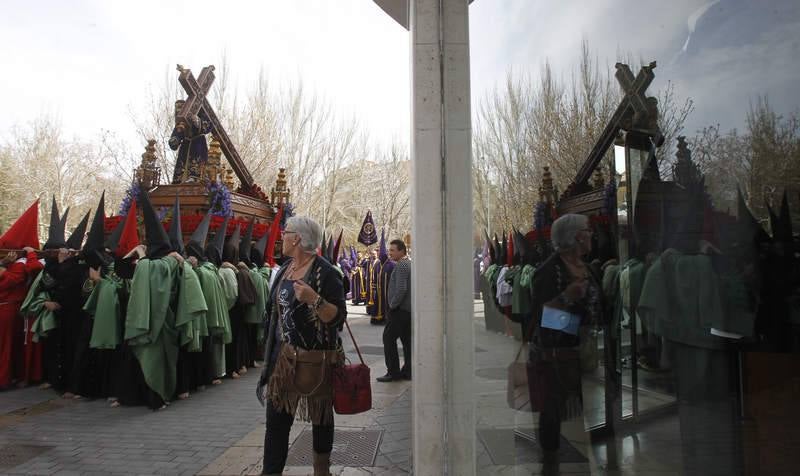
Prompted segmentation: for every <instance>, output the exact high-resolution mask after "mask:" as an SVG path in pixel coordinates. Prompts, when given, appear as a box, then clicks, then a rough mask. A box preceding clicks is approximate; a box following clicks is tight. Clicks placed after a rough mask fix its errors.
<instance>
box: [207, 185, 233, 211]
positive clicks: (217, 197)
mask: <svg viewBox="0 0 800 476" xmlns="http://www.w3.org/2000/svg"><path fill="white" fill-rule="evenodd" d="M206 190H207V191H208V206H209V208H210V209H211V214H212V215H214V216H219V217H227V216H230V215H231V191H230V190H228V187H226V186H225V184H224V183H222V182H220V181H219V180H212V181H209V182H208V184H207V185H206Z"/></svg>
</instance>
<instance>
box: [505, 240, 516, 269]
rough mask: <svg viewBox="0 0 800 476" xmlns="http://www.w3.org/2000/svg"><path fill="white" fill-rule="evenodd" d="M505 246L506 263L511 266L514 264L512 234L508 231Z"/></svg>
mask: <svg viewBox="0 0 800 476" xmlns="http://www.w3.org/2000/svg"><path fill="white" fill-rule="evenodd" d="M506 243H507V245H506V246H507V248H506V265H508V266H511V265H513V264H514V234H513V233H512V232H509V234H508V241H507V242H506Z"/></svg>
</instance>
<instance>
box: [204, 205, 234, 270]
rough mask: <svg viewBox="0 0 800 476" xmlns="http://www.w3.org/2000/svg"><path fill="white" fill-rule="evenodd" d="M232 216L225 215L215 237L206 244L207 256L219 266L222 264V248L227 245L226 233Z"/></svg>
mask: <svg viewBox="0 0 800 476" xmlns="http://www.w3.org/2000/svg"><path fill="white" fill-rule="evenodd" d="M230 220H231V217H229V216H227V217H225V220H224V221H223V222H222V225H220V227H219V228H217V232H216V234H215V235H214V239H213V240H211V241H209V242H208V244H207V245H206V258H208V260H209V261H211V262H212V263H214V264H215V265H217V266H219V265H220V264H222V250H223V248H224V247H225V233H227V230H228V223H229V222H230Z"/></svg>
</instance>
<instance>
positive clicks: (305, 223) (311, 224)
mask: <svg viewBox="0 0 800 476" xmlns="http://www.w3.org/2000/svg"><path fill="white" fill-rule="evenodd" d="M286 228H291V230H292V231H294V232H296V233H297V235H298V236H299V237H300V248H302V249H303V251H305V252H306V253H313V252H315V251H316V250H317V247H318V246H319V245H320V242H322V227H321V226H319V223H317V222H315V221H314V220H312V219H311V218H309V217H306V216H293V217H290V218H289V219H288V220H286Z"/></svg>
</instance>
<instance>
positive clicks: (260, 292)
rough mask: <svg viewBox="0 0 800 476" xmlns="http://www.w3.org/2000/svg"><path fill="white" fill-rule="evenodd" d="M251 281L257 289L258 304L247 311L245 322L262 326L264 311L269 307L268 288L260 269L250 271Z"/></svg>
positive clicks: (261, 335)
mask: <svg viewBox="0 0 800 476" xmlns="http://www.w3.org/2000/svg"><path fill="white" fill-rule="evenodd" d="M250 279H252V281H253V286H255V288H256V302H255V304H253V305H252V306H249V307H248V308H247V309H246V310H245V314H244V322H246V323H247V324H262V323H263V322H264V310H265V309H266V307H267V287H266V283H265V282H264V276H263V275H262V274H261V273H260V272H259V270H258V268H255V267H254V268H251V269H250ZM263 334H264V332H263V328H262V330H261V333H260V335H259V336H258V337H259V341H260V340H261V337H263Z"/></svg>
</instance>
